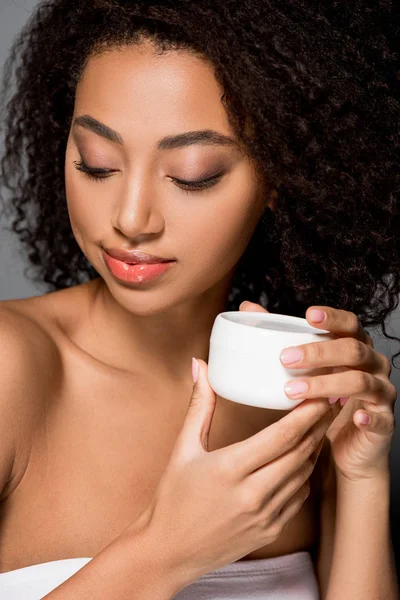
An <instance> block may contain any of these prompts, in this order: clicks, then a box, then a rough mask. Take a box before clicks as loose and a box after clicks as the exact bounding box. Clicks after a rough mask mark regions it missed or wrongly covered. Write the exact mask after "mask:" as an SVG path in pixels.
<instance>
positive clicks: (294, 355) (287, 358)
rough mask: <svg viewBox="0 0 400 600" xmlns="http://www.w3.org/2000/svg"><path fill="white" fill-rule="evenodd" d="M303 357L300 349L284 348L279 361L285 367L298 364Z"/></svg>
mask: <svg viewBox="0 0 400 600" xmlns="http://www.w3.org/2000/svg"><path fill="white" fill-rule="evenodd" d="M303 356H304V353H303V350H300V348H285V349H284V350H282V352H281V355H280V359H281V361H282V362H283V363H284V364H285V365H289V364H291V363H295V362H299V360H301V359H302V358H303Z"/></svg>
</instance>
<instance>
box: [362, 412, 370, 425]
mask: <svg viewBox="0 0 400 600" xmlns="http://www.w3.org/2000/svg"><path fill="white" fill-rule="evenodd" d="M360 423H361V425H369V424H370V423H371V417H370V416H369V415H367V414H365V413H362V414H361V416H360Z"/></svg>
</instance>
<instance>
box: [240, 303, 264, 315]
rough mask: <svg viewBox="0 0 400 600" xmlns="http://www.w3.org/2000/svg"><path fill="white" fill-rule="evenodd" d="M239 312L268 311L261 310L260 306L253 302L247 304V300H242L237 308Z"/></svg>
mask: <svg viewBox="0 0 400 600" xmlns="http://www.w3.org/2000/svg"><path fill="white" fill-rule="evenodd" d="M239 311H243V312H245V311H248V312H265V313H267V312H268V310H267V309H265V308H263V307H262V306H261V305H260V304H256V303H255V302H249V300H244V301H243V302H242V303H241V304H240V306H239Z"/></svg>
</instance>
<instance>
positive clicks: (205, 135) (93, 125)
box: [73, 115, 239, 150]
mask: <svg viewBox="0 0 400 600" xmlns="http://www.w3.org/2000/svg"><path fill="white" fill-rule="evenodd" d="M73 125H79V126H80V127H84V128H85V129H88V130H89V131H92V132H93V133H96V134H97V135H100V136H101V137H103V138H105V139H106V140H109V141H110V142H114V143H117V144H121V145H123V143H124V140H123V139H122V137H121V135H120V134H119V133H117V132H116V131H114V129H111V128H110V127H108V126H107V125H105V124H104V123H102V122H101V121H98V120H97V119H94V118H93V117H91V116H90V115H81V116H79V117H76V119H75V120H74V123H73ZM192 144H203V145H213V146H234V147H238V145H239V144H238V142H237V141H236V140H234V139H233V138H231V137H229V136H227V135H223V134H222V133H218V132H217V131H214V130H212V129H202V130H199V131H187V132H185V133H179V134H177V135H169V136H166V137H164V138H162V139H161V140H160V141H159V142H158V144H157V148H158V149H159V150H173V149H175V148H183V147H185V146H190V145H192Z"/></svg>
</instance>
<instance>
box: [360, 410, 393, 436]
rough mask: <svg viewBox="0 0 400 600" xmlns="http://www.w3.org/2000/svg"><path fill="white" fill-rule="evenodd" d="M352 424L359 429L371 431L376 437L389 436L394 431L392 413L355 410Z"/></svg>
mask: <svg viewBox="0 0 400 600" xmlns="http://www.w3.org/2000/svg"><path fill="white" fill-rule="evenodd" d="M353 422H354V425H356V426H357V427H358V428H359V429H363V430H367V431H373V432H374V433H377V434H378V435H390V434H392V433H393V432H394V429H395V417H394V414H393V412H392V411H384V412H383V411H382V412H372V411H369V410H364V409H363V410H357V411H356V412H355V413H354V415H353Z"/></svg>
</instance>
